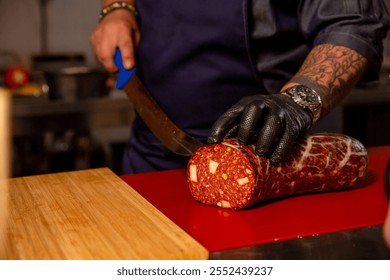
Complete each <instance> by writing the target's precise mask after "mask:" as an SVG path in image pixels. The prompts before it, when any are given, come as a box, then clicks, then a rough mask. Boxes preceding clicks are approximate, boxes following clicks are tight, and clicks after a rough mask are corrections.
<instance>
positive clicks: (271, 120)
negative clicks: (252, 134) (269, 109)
mask: <svg viewBox="0 0 390 280" xmlns="http://www.w3.org/2000/svg"><path fill="white" fill-rule="evenodd" d="M283 129H284V124H283V121H282V119H281V118H280V117H279V116H278V115H277V114H269V115H268V116H267V117H266V118H265V120H264V125H263V127H262V128H261V130H260V133H259V136H258V140H257V143H256V147H255V152H256V154H257V155H258V156H261V157H268V156H269V155H271V154H272V153H273V150H274V148H275V146H276V145H277V142H278V139H279V136H280V134H282V131H283Z"/></svg>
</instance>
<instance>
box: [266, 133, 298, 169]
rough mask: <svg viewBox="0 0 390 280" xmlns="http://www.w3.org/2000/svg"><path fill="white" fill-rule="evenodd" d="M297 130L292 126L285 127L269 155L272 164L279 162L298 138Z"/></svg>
mask: <svg viewBox="0 0 390 280" xmlns="http://www.w3.org/2000/svg"><path fill="white" fill-rule="evenodd" d="M299 135H300V134H299V131H298V130H297V129H294V128H286V130H285V132H284V133H283V135H282V136H281V138H280V141H279V143H278V144H277V145H276V147H275V149H274V151H273V153H272V154H271V156H270V159H269V160H270V162H271V163H272V164H277V163H280V162H281V161H282V160H283V158H285V156H286V155H287V153H288V152H289V150H290V149H291V148H292V147H293V146H294V145H295V143H296V141H297V139H298V138H299Z"/></svg>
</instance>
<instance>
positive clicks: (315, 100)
mask: <svg viewBox="0 0 390 280" xmlns="http://www.w3.org/2000/svg"><path fill="white" fill-rule="evenodd" d="M283 93H285V94H286V95H288V96H289V97H291V99H292V100H293V101H294V102H295V103H296V104H298V105H299V106H301V107H302V108H303V109H306V110H308V111H309V112H311V114H312V116H313V121H314V122H315V121H317V120H318V119H319V118H320V115H321V106H322V101H321V97H320V95H319V94H318V93H317V92H316V91H315V90H313V89H311V88H309V87H306V86H304V85H297V86H293V87H291V88H289V89H287V90H285V91H284V92H283ZM308 97H310V100H308Z"/></svg>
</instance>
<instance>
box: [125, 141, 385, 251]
mask: <svg viewBox="0 0 390 280" xmlns="http://www.w3.org/2000/svg"><path fill="white" fill-rule="evenodd" d="M368 154H369V173H370V175H371V176H372V181H371V183H370V184H369V185H367V186H364V187H361V188H359V189H355V190H348V191H341V192H331V193H321V194H308V195H301V196H295V197H289V198H284V199H280V200H277V201H272V202H268V203H264V204H258V205H257V206H256V207H253V208H251V209H247V210H240V211H233V210H227V209H222V208H218V207H213V206H207V205H203V204H200V203H198V202H196V201H195V200H194V199H193V198H192V197H191V194H190V192H189V189H188V186H187V181H186V173H185V170H170V171H162V172H151V173H144V174H137V175H125V176H122V177H121V178H122V179H123V180H124V181H125V182H127V183H128V184H129V185H130V186H131V187H132V188H134V189H135V190H136V191H138V192H139V193H140V194H141V195H142V196H143V197H145V198H146V199H147V200H148V201H149V202H151V203H152V204H153V205H154V206H156V207H157V208H158V209H160V211H162V212H163V213H164V214H165V215H166V216H168V217H169V218H170V219H171V220H172V221H173V222H175V223H176V224H177V225H178V226H180V227H181V228H182V229H183V230H185V231H186V232H187V233H188V234H190V235H191V236H192V237H193V238H195V239H196V240H197V241H198V242H200V243H201V244H202V245H203V246H204V247H206V248H207V249H208V250H209V251H210V252H215V251H222V250H226V249H233V248H239V247H245V246H252V245H259V244H264V243H270V242H274V241H282V240H287V239H293V238H301V237H305V236H311V235H316V234H323V233H330V232H336V231H343V230H350V229H355V228H362V227H367V226H374V225H380V224H383V222H384V219H385V216H386V211H387V205H388V203H387V199H386V196H385V191H384V173H385V166H386V164H387V161H388V160H389V158H390V146H386V147H375V148H370V149H368Z"/></svg>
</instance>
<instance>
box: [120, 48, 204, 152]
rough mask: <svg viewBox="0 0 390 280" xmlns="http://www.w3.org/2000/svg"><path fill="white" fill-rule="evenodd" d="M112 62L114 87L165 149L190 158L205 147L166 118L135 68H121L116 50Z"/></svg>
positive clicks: (121, 64)
mask: <svg viewBox="0 0 390 280" xmlns="http://www.w3.org/2000/svg"><path fill="white" fill-rule="evenodd" d="M114 61H115V64H116V66H117V67H118V69H119V75H118V79H117V81H116V87H117V88H118V89H121V90H122V89H123V90H124V91H125V93H126V95H127V97H128V99H129V100H130V102H131V103H132V104H133V106H134V109H135V110H136V112H137V113H138V115H139V116H140V117H141V118H142V119H143V121H144V122H145V123H146V125H147V126H148V127H149V129H150V130H151V131H152V132H153V134H154V135H155V136H156V137H157V139H158V140H159V141H160V142H161V143H162V144H163V145H164V146H165V147H166V148H168V149H169V150H170V151H172V152H173V153H175V154H178V155H182V156H190V155H192V154H193V153H194V152H195V151H196V150H197V149H199V148H200V147H202V146H204V145H205V144H203V143H202V142H200V141H199V140H197V139H195V138H193V137H191V136H190V135H188V134H187V133H186V132H184V131H183V130H181V129H180V128H179V127H177V126H176V125H175V124H174V123H173V122H172V120H171V119H169V118H168V116H167V115H166V114H165V113H164V111H163V110H162V109H161V108H160V106H159V105H158V104H157V103H156V101H155V100H154V99H153V98H152V97H151V95H150V94H149V92H148V91H147V89H146V88H145V87H144V86H143V84H142V83H141V81H140V80H139V79H138V77H137V75H136V74H135V72H136V68H133V69H130V70H128V69H126V68H125V67H124V66H123V62H122V54H121V52H120V50H119V49H118V48H117V49H116V52H115V57H114Z"/></svg>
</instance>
